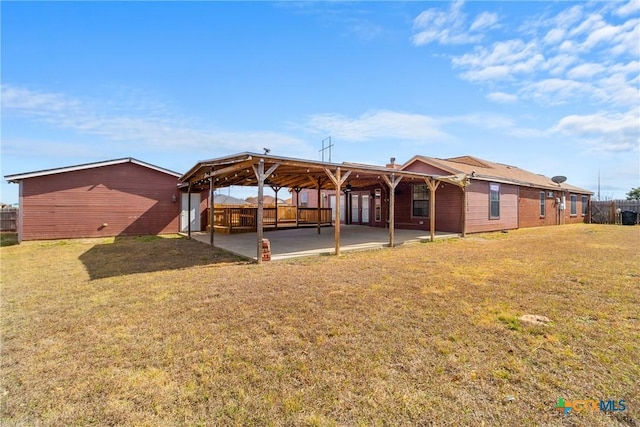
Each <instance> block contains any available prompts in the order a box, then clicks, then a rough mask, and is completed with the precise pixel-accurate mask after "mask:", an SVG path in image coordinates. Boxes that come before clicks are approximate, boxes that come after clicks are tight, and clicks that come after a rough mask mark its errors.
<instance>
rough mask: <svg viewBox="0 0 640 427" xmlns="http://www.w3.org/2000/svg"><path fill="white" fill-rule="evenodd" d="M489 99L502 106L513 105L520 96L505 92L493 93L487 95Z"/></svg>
mask: <svg viewBox="0 0 640 427" xmlns="http://www.w3.org/2000/svg"><path fill="white" fill-rule="evenodd" d="M487 99H488V100H489V101H493V102H498V103H500V104H511V103H514V102H516V101H517V100H518V96H517V95H513V94H510V93H504V92H491V93H490V94H488V95H487Z"/></svg>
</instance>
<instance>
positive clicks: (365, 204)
mask: <svg viewBox="0 0 640 427" xmlns="http://www.w3.org/2000/svg"><path fill="white" fill-rule="evenodd" d="M361 197H362V199H361V200H360V202H361V204H362V218H361V219H360V222H361V223H362V224H369V195H368V194H363V195H362V196H361Z"/></svg>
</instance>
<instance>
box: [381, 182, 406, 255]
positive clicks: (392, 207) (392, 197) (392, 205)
mask: <svg viewBox="0 0 640 427" xmlns="http://www.w3.org/2000/svg"><path fill="white" fill-rule="evenodd" d="M382 178H384V181H385V182H386V183H387V185H388V186H389V246H390V247H394V246H395V244H396V242H395V225H396V194H395V193H396V187H397V186H398V184H399V183H400V181H401V180H402V177H401V176H398V177H396V176H395V174H393V173H392V174H391V176H390V177H387V176H386V175H382Z"/></svg>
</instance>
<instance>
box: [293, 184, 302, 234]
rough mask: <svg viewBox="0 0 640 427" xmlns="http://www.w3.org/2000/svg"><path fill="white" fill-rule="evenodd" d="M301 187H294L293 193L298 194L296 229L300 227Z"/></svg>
mask: <svg viewBox="0 0 640 427" xmlns="http://www.w3.org/2000/svg"><path fill="white" fill-rule="evenodd" d="M300 190H302V188H300V187H294V188H293V191H295V192H296V228H298V227H299V226H300Z"/></svg>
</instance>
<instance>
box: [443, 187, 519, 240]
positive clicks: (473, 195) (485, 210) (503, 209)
mask: <svg viewBox="0 0 640 427" xmlns="http://www.w3.org/2000/svg"><path fill="white" fill-rule="evenodd" d="M489 184H490V183H489V182H488V181H478V180H473V179H472V180H471V185H470V186H468V187H467V212H466V223H467V224H466V225H467V226H466V232H467V233H480V232H485V231H499V230H510V229H515V228H518V186H516V185H510V184H500V218H499V219H489ZM436 203H437V199H436Z"/></svg>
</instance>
